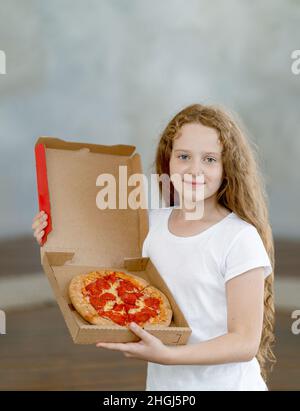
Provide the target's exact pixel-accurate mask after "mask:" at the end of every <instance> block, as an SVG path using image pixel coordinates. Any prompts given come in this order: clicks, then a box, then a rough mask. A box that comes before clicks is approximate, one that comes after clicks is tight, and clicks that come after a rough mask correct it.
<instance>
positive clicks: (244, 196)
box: [152, 104, 276, 381]
mask: <svg viewBox="0 0 300 411" xmlns="http://www.w3.org/2000/svg"><path fill="white" fill-rule="evenodd" d="M187 123H201V124H202V125H204V126H207V127H212V128H214V129H215V130H217V131H218V134H219V139H220V141H221V143H222V145H223V151H222V161H223V181H222V184H221V186H220V188H219V190H218V192H217V201H218V203H219V204H221V205H222V206H224V207H226V208H227V209H228V210H231V211H233V212H234V213H236V214H237V215H238V216H239V217H240V218H242V219H243V220H245V221H247V222H248V223H250V224H252V225H253V226H255V227H256V229H257V231H258V233H259V235H260V237H261V239H262V241H263V244H264V246H265V248H266V251H267V253H268V256H269V258H270V261H271V265H272V269H273V272H272V274H270V275H269V276H268V277H267V278H266V280H265V289H264V318H263V330H262V336H261V342H260V346H259V350H258V353H257V355H256V357H257V360H258V361H259V364H260V368H261V374H262V377H263V378H264V380H265V381H267V379H268V373H269V372H271V371H272V369H273V366H274V364H275V363H276V357H275V355H274V352H273V345H274V343H275V335H274V326H275V309H274V266H275V256H274V240H273V235H272V230H271V226H270V223H269V213H268V198H267V195H266V190H265V182H264V179H263V176H262V174H261V172H260V170H259V166H258V164H259V161H258V154H257V152H258V150H257V148H258V147H257V145H256V144H255V143H254V142H253V141H251V140H250V139H249V138H247V137H246V132H245V129H244V126H242V125H241V124H242V122H241V121H240V119H238V117H237V115H236V114H234V115H233V114H232V113H229V112H228V111H227V110H225V109H224V108H222V107H220V106H215V105H214V106H212V105H210V106H208V105H201V104H193V105H190V106H188V107H186V108H184V109H183V110H181V111H180V112H179V113H178V114H176V115H175V116H174V117H173V119H172V120H171V121H170V122H169V123H168V125H167V126H166V128H165V129H164V131H163V132H162V134H161V135H160V140H159V144H158V147H157V150H156V155H155V160H154V163H153V164H152V166H154V167H155V169H156V174H157V175H158V178H159V181H158V183H159V192H160V195H163V196H164V195H165V194H166V192H165V190H163V183H162V180H161V179H160V176H162V175H167V176H170V169H169V163H170V158H171V153H172V147H173V140H174V138H176V136H177V135H178V131H179V130H180V128H181V127H182V126H183V125H184V124H187ZM167 194H168V195H167V197H166V198H164V200H165V203H166V205H167V206H173V205H175V204H176V203H177V201H176V191H175V189H174V186H173V184H172V182H170V191H169V192H168V193H167Z"/></svg>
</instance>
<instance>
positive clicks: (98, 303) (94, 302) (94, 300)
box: [90, 296, 106, 311]
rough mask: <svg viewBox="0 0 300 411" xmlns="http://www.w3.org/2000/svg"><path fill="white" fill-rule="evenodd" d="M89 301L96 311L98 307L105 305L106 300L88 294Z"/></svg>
mask: <svg viewBox="0 0 300 411" xmlns="http://www.w3.org/2000/svg"><path fill="white" fill-rule="evenodd" d="M90 303H91V304H92V306H93V307H94V308H95V309H96V310H97V311H98V310H99V309H102V308H103V307H104V306H105V304H106V300H102V301H100V300H99V297H95V296H90Z"/></svg>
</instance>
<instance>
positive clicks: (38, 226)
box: [31, 211, 48, 245]
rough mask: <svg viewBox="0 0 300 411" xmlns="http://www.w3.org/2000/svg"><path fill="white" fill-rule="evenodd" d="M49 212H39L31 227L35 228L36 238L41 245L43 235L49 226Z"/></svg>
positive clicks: (34, 234)
mask: <svg viewBox="0 0 300 411" xmlns="http://www.w3.org/2000/svg"><path fill="white" fill-rule="evenodd" d="M47 218H48V216H47V214H46V213H45V211H41V212H40V213H38V214H37V215H36V216H35V217H34V219H33V221H32V226H31V228H32V229H33V236H34V237H35V238H36V241H37V242H38V243H39V245H41V243H42V238H43V235H44V234H45V227H46V226H47V224H48V222H47Z"/></svg>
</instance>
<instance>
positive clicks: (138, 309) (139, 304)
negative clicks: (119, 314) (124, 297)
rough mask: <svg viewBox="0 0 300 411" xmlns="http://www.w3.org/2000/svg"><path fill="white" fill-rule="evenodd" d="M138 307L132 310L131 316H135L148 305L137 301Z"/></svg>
mask: <svg viewBox="0 0 300 411" xmlns="http://www.w3.org/2000/svg"><path fill="white" fill-rule="evenodd" d="M136 306H137V308H131V309H130V310H129V311H128V313H129V314H135V313H137V312H139V311H141V309H142V308H144V307H145V306H146V304H145V303H144V301H143V300H136Z"/></svg>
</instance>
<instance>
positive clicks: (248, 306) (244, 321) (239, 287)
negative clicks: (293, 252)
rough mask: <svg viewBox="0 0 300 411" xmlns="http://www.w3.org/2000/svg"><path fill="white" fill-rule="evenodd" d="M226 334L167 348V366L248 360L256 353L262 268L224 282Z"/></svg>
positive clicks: (262, 301) (262, 285)
mask: <svg viewBox="0 0 300 411" xmlns="http://www.w3.org/2000/svg"><path fill="white" fill-rule="evenodd" d="M226 297H227V328H228V333H227V334H224V335H221V336H219V337H216V338H213V339H211V340H208V341H203V342H201V343H196V344H190V345H179V346H176V347H172V346H170V347H169V348H170V350H169V356H168V359H167V361H166V364H167V365H188V364H189V365H213V364H225V363H231V362H243V361H250V360H251V359H252V358H254V357H255V355H256V354H257V351H258V348H259V345H260V339H261V333H262V324H263V312H264V269H263V267H259V268H255V269H252V270H249V271H247V272H246V273H243V275H238V276H237V277H235V278H233V279H231V280H229V281H227V282H226Z"/></svg>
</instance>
